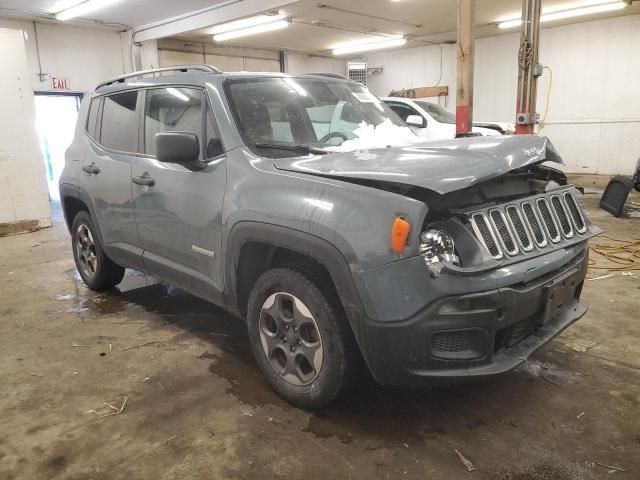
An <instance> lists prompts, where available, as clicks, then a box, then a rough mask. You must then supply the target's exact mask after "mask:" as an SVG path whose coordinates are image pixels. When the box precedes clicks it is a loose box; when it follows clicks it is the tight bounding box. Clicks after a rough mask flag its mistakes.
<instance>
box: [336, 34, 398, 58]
mask: <svg viewBox="0 0 640 480" xmlns="http://www.w3.org/2000/svg"><path fill="white" fill-rule="evenodd" d="M405 43H407V39H406V38H405V37H402V36H396V37H388V38H386V39H384V40H374V41H370V40H369V41H366V42H357V43H349V44H343V45H336V46H335V47H334V48H333V54H334V55H346V54H349V53H359V52H367V51H369V50H381V49H383V48H393V47H400V46H401V45H404V44H405Z"/></svg>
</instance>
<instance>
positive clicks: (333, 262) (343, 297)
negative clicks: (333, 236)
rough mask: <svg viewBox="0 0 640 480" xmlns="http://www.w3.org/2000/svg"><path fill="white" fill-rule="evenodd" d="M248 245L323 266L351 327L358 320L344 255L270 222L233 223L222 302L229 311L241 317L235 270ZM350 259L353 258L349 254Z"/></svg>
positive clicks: (311, 237)
mask: <svg viewBox="0 0 640 480" xmlns="http://www.w3.org/2000/svg"><path fill="white" fill-rule="evenodd" d="M249 242H260V243H264V244H267V245H270V246H273V247H276V248H278V247H279V248H286V249H288V250H291V251H294V252H296V253H299V254H301V255H306V256H308V257H310V258H312V259H314V260H315V261H317V262H318V263H319V264H321V265H322V266H324V267H325V268H326V269H327V271H328V272H329V275H330V276H331V280H332V281H333V283H334V285H335V288H336V291H337V293H338V297H339V299H340V302H341V303H342V306H343V308H344V310H345V312H346V314H347V318H348V319H349V323H350V324H351V327H352V328H353V327H354V322H355V321H357V319H359V318H360V315H361V312H362V311H363V310H362V303H361V300H360V296H359V294H358V291H357V289H356V286H355V283H354V281H353V276H352V273H351V270H350V268H349V263H348V262H347V260H346V258H345V256H344V255H343V254H342V253H341V252H340V251H339V250H338V249H337V248H336V247H335V246H334V245H333V244H331V243H330V242H328V241H326V240H324V239H322V238H320V237H317V236H315V235H312V234H310V233H306V232H302V231H299V230H294V229H291V228H288V227H282V226H279V225H273V224H269V223H262V222H253V221H241V222H238V223H236V224H235V225H234V226H233V228H232V229H231V232H230V233H229V236H228V238H227V248H226V261H225V266H224V276H225V285H226V287H227V288H226V292H225V303H226V307H227V309H228V310H229V311H231V312H233V313H235V314H236V315H240V308H239V305H238V288H237V282H238V267H239V265H240V253H241V251H242V247H243V246H244V245H245V244H247V243H249ZM348 254H350V255H349V257H352V258H353V257H355V254H354V253H353V252H348Z"/></svg>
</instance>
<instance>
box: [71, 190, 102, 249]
mask: <svg viewBox="0 0 640 480" xmlns="http://www.w3.org/2000/svg"><path fill="white" fill-rule="evenodd" d="M68 198H75V199H77V200H80V201H81V202H82V203H84V204H85V205H86V206H87V209H88V210H89V215H91V218H92V219H93V228H94V229H95V231H96V233H97V234H98V238H99V240H100V244H101V245H104V241H103V239H102V232H101V231H100V225H98V222H97V221H96V218H97V217H96V215H95V211H94V207H93V200H92V199H91V196H90V195H89V193H88V192H87V191H86V190H85V189H84V188H82V187H80V186H78V185H74V184H72V183H62V184H60V202H61V204H62V213H63V214H64V220H65V223H66V224H67V229H68V230H69V232H70V233H71V227H72V225H73V218H68V217H67V210H66V209H65V208H64V202H65V200H66V199H68Z"/></svg>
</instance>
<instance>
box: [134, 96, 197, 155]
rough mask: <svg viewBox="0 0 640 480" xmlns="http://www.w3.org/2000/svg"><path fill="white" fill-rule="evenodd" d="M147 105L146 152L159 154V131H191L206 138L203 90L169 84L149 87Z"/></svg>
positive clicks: (145, 119) (145, 110)
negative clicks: (157, 146)
mask: <svg viewBox="0 0 640 480" xmlns="http://www.w3.org/2000/svg"><path fill="white" fill-rule="evenodd" d="M146 95H147V96H146V99H145V107H144V153H146V154H147V155H155V154H156V140H155V136H156V133H159V132H189V133H195V134H196V135H197V136H198V139H199V140H200V145H201V148H200V152H202V151H204V150H205V149H204V148H202V144H203V142H204V141H205V139H204V135H203V133H204V128H203V122H202V121H203V119H204V116H203V111H202V90H200V89H198V88H184V87H167V88H154V89H150V90H147V94H146Z"/></svg>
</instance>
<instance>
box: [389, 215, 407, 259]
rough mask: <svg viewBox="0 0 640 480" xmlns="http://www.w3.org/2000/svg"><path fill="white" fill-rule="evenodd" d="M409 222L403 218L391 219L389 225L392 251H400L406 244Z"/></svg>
mask: <svg viewBox="0 0 640 480" xmlns="http://www.w3.org/2000/svg"><path fill="white" fill-rule="evenodd" d="M409 227H410V225H409V222H407V221H406V220H405V219H404V218H400V217H398V218H396V219H395V220H394V221H393V226H392V227H391V249H392V250H393V251H394V252H398V253H400V252H402V250H404V246H405V245H406V244H407V237H408V236H409Z"/></svg>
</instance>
